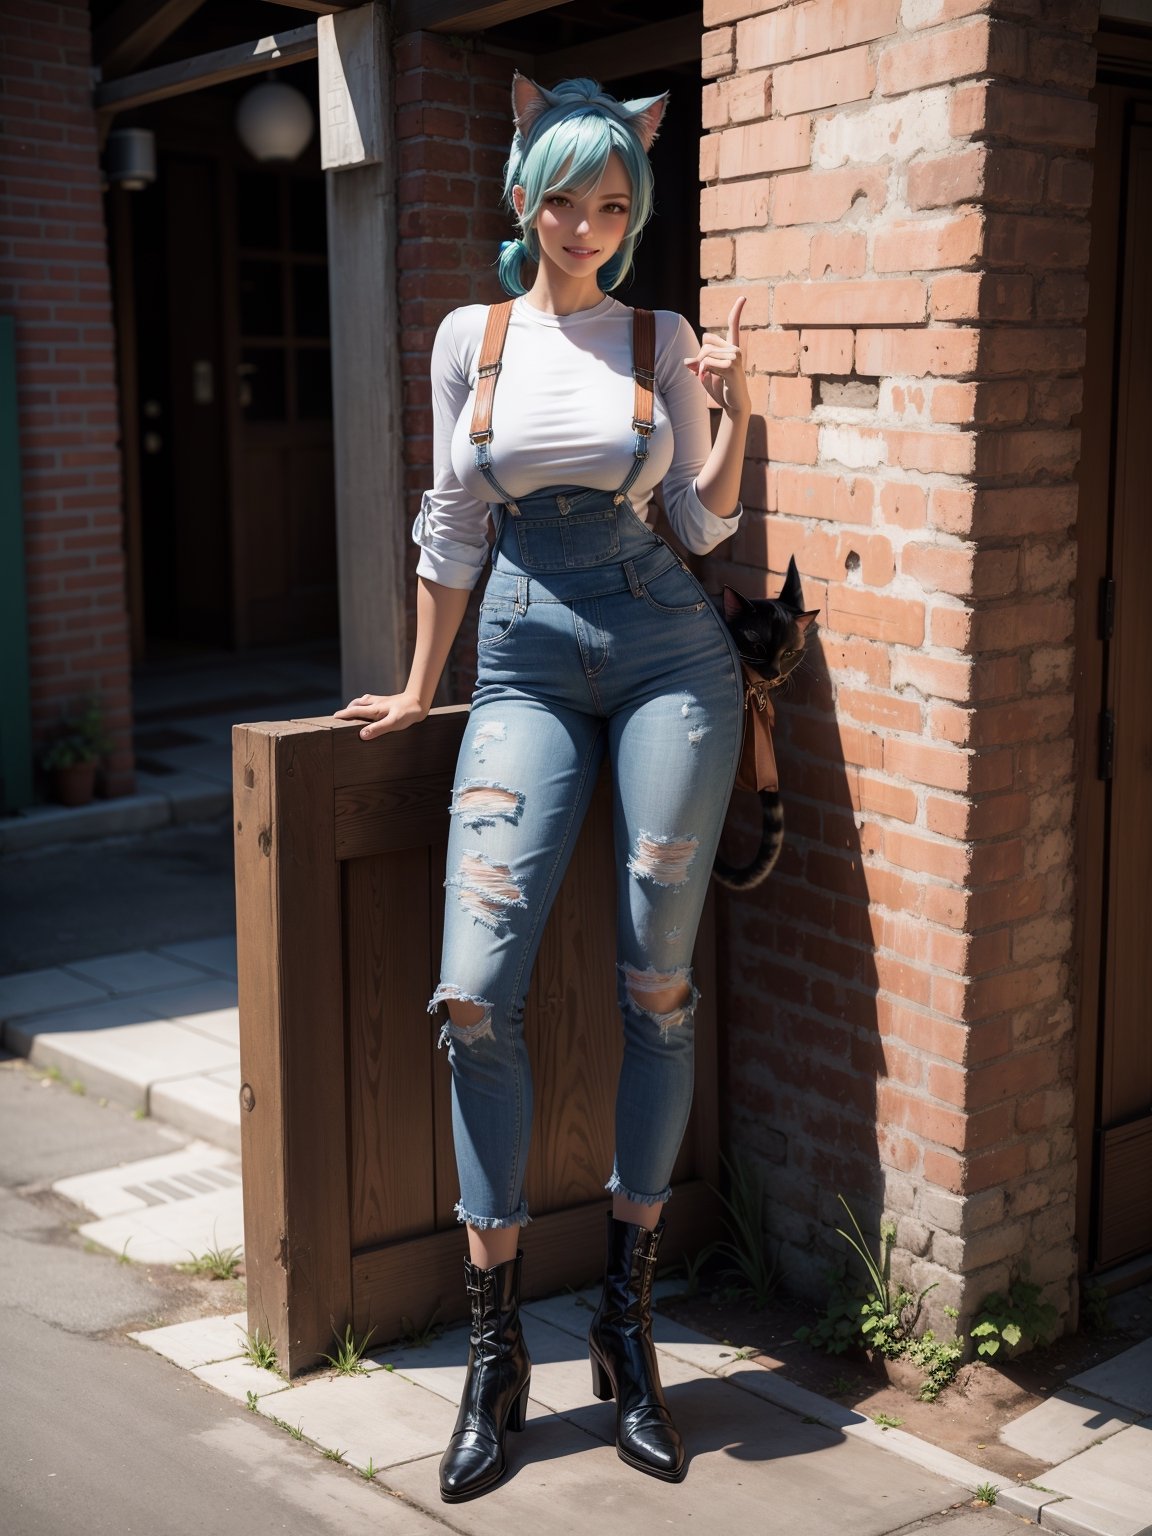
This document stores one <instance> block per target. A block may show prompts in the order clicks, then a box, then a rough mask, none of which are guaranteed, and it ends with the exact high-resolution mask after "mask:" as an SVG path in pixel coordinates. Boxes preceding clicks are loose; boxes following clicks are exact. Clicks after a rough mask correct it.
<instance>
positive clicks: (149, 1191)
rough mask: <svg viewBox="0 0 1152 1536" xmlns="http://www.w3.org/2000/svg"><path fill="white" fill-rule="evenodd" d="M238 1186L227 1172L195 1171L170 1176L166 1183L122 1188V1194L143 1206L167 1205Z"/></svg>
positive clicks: (237, 1178) (237, 1179) (158, 1181)
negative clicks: (141, 1202)
mask: <svg viewBox="0 0 1152 1536" xmlns="http://www.w3.org/2000/svg"><path fill="white" fill-rule="evenodd" d="M239 1183H240V1176H239V1174H236V1173H230V1172H229V1171H228V1170H227V1169H226V1168H197V1169H196V1171H195V1172H194V1173H172V1174H169V1175H168V1177H167V1178H166V1179H150V1180H148V1181H147V1182H146V1183H144V1184H125V1185H124V1193H125V1194H126V1195H134V1196H135V1197H136V1199H137V1200H143V1201H144V1203H145V1204H146V1205H170V1204H171V1203H172V1201H173V1200H191V1199H192V1197H193V1195H204V1194H212V1193H213V1192H214V1191H215V1190H217V1189H232V1188H234V1187H235V1186H236V1185H237V1184H239ZM181 1186H184V1187H183V1188H182V1187H181Z"/></svg>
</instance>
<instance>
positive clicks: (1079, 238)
mask: <svg viewBox="0 0 1152 1536" xmlns="http://www.w3.org/2000/svg"><path fill="white" fill-rule="evenodd" d="M1090 235H1091V230H1090V228H1089V224H1088V221H1087V219H1061V218H1054V217H1052V216H1051V215H1048V216H1045V215H1043V214H1024V213H990V214H989V215H988V246H987V255H988V260H989V261H990V262H992V263H1001V264H1003V265H1006V266H1031V267H1078V268H1079V267H1084V266H1086V265H1087V262H1088V242H1089V238H1090Z"/></svg>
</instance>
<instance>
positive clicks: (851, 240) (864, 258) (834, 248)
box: [810, 229, 868, 278]
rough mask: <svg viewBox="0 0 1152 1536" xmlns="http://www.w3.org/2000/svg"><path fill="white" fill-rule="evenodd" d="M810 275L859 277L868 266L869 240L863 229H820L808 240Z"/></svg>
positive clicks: (815, 276)
mask: <svg viewBox="0 0 1152 1536" xmlns="http://www.w3.org/2000/svg"><path fill="white" fill-rule="evenodd" d="M811 240H812V253H811V261H810V274H811V276H812V277H814V278H819V277H824V276H826V275H827V274H828V273H832V274H834V275H835V276H838V277H862V276H863V275H864V273H865V271H866V270H867V266H868V237H867V235H866V234H865V233H864V231H863V230H862V229H859V230H857V229H820V230H817V231H816V233H815V234H814V235H813V236H812V237H811Z"/></svg>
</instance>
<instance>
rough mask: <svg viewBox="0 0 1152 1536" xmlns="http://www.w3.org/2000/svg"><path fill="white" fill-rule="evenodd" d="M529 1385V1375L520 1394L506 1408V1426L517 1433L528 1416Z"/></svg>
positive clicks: (530, 1382)
mask: <svg viewBox="0 0 1152 1536" xmlns="http://www.w3.org/2000/svg"><path fill="white" fill-rule="evenodd" d="M531 1385H532V1378H531V1376H529V1378H528V1380H527V1381H526V1382H525V1383H524V1387H523V1390H522V1391H521V1393H520V1396H519V1397H518V1398H517V1399H516V1401H515V1402H514V1403H513V1404H512V1406H511V1408H510V1409H509V1410H508V1428H509V1429H511V1430H514V1431H515V1432H516V1433H517V1434H519V1433H520V1431H521V1430H522V1429H523V1428H524V1420H525V1419H526V1418H527V1417H528V1388H529V1387H530V1386H531Z"/></svg>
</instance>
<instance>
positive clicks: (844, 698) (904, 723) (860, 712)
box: [836, 687, 924, 732]
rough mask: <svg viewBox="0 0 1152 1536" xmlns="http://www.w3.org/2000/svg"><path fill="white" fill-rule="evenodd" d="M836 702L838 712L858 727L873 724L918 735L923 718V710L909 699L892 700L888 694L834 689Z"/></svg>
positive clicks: (854, 689) (852, 689)
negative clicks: (857, 723)
mask: <svg viewBox="0 0 1152 1536" xmlns="http://www.w3.org/2000/svg"><path fill="white" fill-rule="evenodd" d="M836 703H837V707H838V709H839V710H841V711H843V713H844V714H845V715H847V716H848V718H849V719H851V720H859V721H860V723H861V724H862V725H873V726H877V727H880V728H882V729H885V730H890V731H912V732H918V731H919V730H920V729H921V727H922V725H923V719H924V710H923V707H922V706H921V705H920V704H917V703H916V702H915V701H914V700H912V699H901V698H894V697H893V696H892V695H891V694H889V693H870V692H864V691H863V690H861V689H858V688H843V687H841V688H838V689H837V691H836Z"/></svg>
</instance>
